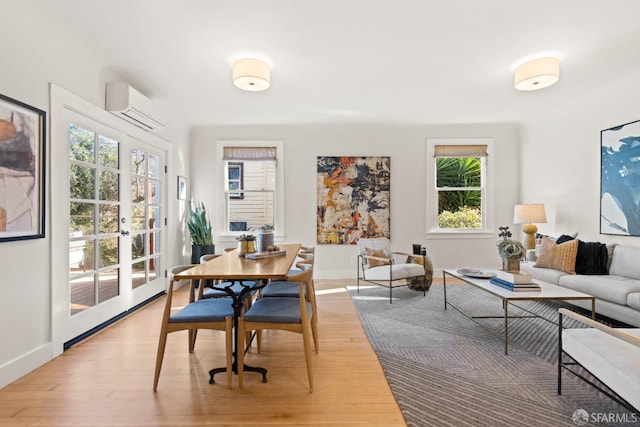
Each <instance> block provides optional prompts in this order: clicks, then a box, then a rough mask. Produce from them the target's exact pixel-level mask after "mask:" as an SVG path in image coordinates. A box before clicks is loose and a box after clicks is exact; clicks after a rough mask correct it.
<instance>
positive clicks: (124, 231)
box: [120, 230, 129, 236]
mask: <svg viewBox="0 0 640 427" xmlns="http://www.w3.org/2000/svg"><path fill="white" fill-rule="evenodd" d="M120 234H122V235H123V236H128V235H129V232H128V231H126V230H122V231H121V232H120Z"/></svg>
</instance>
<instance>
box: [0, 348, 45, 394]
mask: <svg viewBox="0 0 640 427" xmlns="http://www.w3.org/2000/svg"><path fill="white" fill-rule="evenodd" d="M51 351H52V349H51V343H46V344H43V345H41V346H40V347H38V348H36V349H34V350H32V351H30V352H29V353H27V354H25V355H23V356H20V357H18V358H16V359H13V360H11V361H9V362H7V363H5V364H4V365H2V366H0V388H2V387H5V386H7V385H9V384H11V383H12V382H14V381H15V380H17V379H19V378H21V377H23V376H25V375H27V374H28V373H29V372H31V371H34V370H36V369H37V368H39V367H40V366H42V365H44V364H45V363H47V362H49V361H50V360H51V354H52V353H51Z"/></svg>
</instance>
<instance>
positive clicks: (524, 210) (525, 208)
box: [513, 203, 547, 224]
mask: <svg viewBox="0 0 640 427" xmlns="http://www.w3.org/2000/svg"><path fill="white" fill-rule="evenodd" d="M545 222H547V214H546V213H545V211H544V205H543V204H542V203H533V204H529V205H516V206H515V207H514V209H513V223H514V224H534V223H535V224H540V223H545Z"/></svg>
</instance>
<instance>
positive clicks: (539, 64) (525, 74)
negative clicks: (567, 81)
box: [514, 57, 560, 90]
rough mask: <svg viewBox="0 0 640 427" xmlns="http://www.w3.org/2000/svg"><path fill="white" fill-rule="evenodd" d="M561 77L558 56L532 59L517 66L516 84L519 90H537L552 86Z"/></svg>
mask: <svg viewBox="0 0 640 427" xmlns="http://www.w3.org/2000/svg"><path fill="white" fill-rule="evenodd" d="M559 78H560V61H559V60H558V58H553V57H546V58H538V59H532V60H531V61H527V62H525V63H523V64H520V65H519V66H518V68H516V71H515V74H514V84H515V87H516V89H518V90H536V89H542V88H544V87H547V86H551V85H552V84H554V83H555V82H557V81H558V79H559Z"/></svg>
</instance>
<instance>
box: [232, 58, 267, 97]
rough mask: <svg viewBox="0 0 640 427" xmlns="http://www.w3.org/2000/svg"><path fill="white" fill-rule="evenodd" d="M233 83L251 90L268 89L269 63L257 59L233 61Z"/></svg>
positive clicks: (243, 88)
mask: <svg viewBox="0 0 640 427" xmlns="http://www.w3.org/2000/svg"><path fill="white" fill-rule="evenodd" d="M233 84H234V85H236V86H237V87H239V88H240V89H242V90H249V91H252V92H258V91H261V90H265V89H268V88H269V86H270V85H271V71H270V70H269V65H268V64H267V63H266V62H263V61H260V60H259V59H252V58H244V59H238V60H237V61H236V62H234V63H233Z"/></svg>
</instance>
